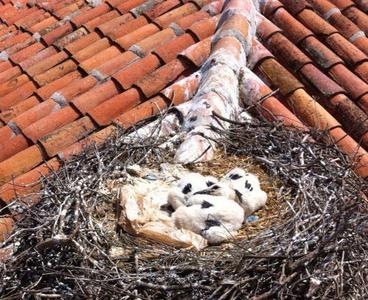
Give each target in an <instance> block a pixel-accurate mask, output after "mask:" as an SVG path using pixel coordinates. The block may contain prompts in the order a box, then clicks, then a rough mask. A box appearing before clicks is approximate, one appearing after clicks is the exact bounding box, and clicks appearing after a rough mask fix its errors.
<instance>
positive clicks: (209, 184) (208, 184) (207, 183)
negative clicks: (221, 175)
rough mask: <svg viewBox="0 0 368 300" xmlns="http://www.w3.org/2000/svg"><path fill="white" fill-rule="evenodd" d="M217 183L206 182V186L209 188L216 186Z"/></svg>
mask: <svg viewBox="0 0 368 300" xmlns="http://www.w3.org/2000/svg"><path fill="white" fill-rule="evenodd" d="M214 184H215V183H214V182H213V181H207V182H206V185H207V186H208V187H210V186H211V185H214Z"/></svg>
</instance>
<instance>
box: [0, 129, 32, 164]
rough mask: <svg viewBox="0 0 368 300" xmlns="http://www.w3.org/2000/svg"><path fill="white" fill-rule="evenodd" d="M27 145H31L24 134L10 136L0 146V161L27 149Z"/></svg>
mask: <svg viewBox="0 0 368 300" xmlns="http://www.w3.org/2000/svg"><path fill="white" fill-rule="evenodd" d="M3 128H5V127H3ZM29 146H31V143H30V142H29V141H28V140H27V138H26V137H25V136H24V135H22V134H19V135H15V136H12V137H11V138H10V139H8V140H7V141H6V142H5V141H4V144H3V145H2V146H1V147H0V162H1V161H4V160H6V159H8V158H10V157H12V156H13V155H15V154H17V153H18V152H20V151H22V150H25V149H27V148H28V147H29Z"/></svg>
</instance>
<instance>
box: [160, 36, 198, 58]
mask: <svg viewBox="0 0 368 300" xmlns="http://www.w3.org/2000/svg"><path fill="white" fill-rule="evenodd" d="M195 42H196V41H195V39H194V38H193V36H192V35H190V34H188V33H186V34H183V35H181V36H178V37H176V38H174V39H172V40H171V41H169V42H168V43H166V44H164V45H162V46H160V47H158V48H156V49H155V50H154V51H153V53H154V54H156V55H157V56H159V57H160V58H161V59H162V60H163V61H164V62H165V63H168V62H169V61H171V60H173V59H174V58H175V57H176V56H177V55H178V54H179V53H180V52H181V51H184V50H185V49H187V48H188V47H190V46H191V45H193V44H194V43H195Z"/></svg>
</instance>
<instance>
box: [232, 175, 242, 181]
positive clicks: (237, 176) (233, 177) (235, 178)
mask: <svg viewBox="0 0 368 300" xmlns="http://www.w3.org/2000/svg"><path fill="white" fill-rule="evenodd" d="M229 177H230V179H232V180H237V179H240V178H242V177H243V176H240V175H239V174H231V175H230V176H229Z"/></svg>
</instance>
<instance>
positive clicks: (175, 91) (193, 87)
mask: <svg viewBox="0 0 368 300" xmlns="http://www.w3.org/2000/svg"><path fill="white" fill-rule="evenodd" d="M200 80H201V76H200V75H199V73H193V74H192V75H190V76H188V77H185V78H184V79H182V80H179V81H176V82H175V83H173V84H172V85H170V86H168V87H167V88H165V89H164V90H163V91H162V94H163V95H164V96H165V97H166V98H167V99H169V100H170V101H171V103H172V104H173V105H179V104H181V103H184V102H186V101H188V100H190V99H192V97H193V96H194V95H195V93H196V92H197V90H198V87H199V82H200Z"/></svg>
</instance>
